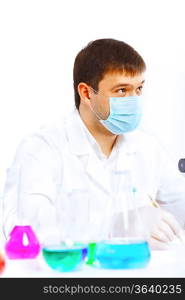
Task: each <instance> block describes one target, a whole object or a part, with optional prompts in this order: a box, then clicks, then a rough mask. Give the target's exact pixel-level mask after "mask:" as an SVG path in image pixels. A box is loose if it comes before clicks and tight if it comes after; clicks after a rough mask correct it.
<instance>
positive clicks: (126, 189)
mask: <svg viewBox="0 0 185 300" xmlns="http://www.w3.org/2000/svg"><path fill="white" fill-rule="evenodd" d="M117 175H118V176H117V179H116V182H117V187H118V188H117V192H115V196H114V198H113V201H112V203H111V205H110V207H109V209H108V215H107V222H108V224H109V225H108V235H107V239H105V240H103V241H101V242H100V243H98V244H97V249H96V258H97V261H98V264H99V266H100V267H102V268H110V269H132V268H142V267H145V266H146V265H147V264H148V262H149V261H150V248H149V245H148V243H147V238H148V236H147V233H146V231H145V228H144V226H143V223H142V219H141V217H140V213H139V206H138V203H139V199H138V195H137V194H138V193H137V188H136V187H135V186H133V182H132V177H131V172H130V170H125V171H123V172H121V173H120V172H119V173H117ZM115 178H116V174H115Z"/></svg>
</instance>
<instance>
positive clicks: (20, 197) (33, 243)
mask: <svg viewBox="0 0 185 300" xmlns="http://www.w3.org/2000/svg"><path fill="white" fill-rule="evenodd" d="M18 174H19V177H18V188H17V191H18V193H17V195H16V197H17V224H15V226H14V227H13V229H12V230H11V232H10V234H9V236H8V239H7V242H6V243H5V252H6V255H7V256H8V258H10V259H32V258H36V257H37V255H38V254H39V252H40V244H39V240H38V238H37V236H36V234H35V232H34V231H33V229H32V227H31V226H30V225H29V223H27V222H25V220H24V219H23V201H24V195H25V193H24V185H23V178H24V177H23V176H24V174H23V168H22V167H21V166H20V168H19V172H18Z"/></svg>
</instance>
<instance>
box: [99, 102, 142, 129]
mask: <svg viewBox="0 0 185 300" xmlns="http://www.w3.org/2000/svg"><path fill="white" fill-rule="evenodd" d="M142 102H143V100H142V97H141V96H128V97H111V98H109V104H110V114H109V117H108V118H107V119H106V120H100V122H101V123H102V124H103V125H104V126H105V127H106V128H107V129H108V130H109V131H111V132H112V133H114V134H122V133H126V132H130V131H133V130H134V129H136V128H137V127H138V125H139V123H140V120H141V116H142Z"/></svg>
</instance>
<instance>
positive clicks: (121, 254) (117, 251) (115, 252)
mask: <svg viewBox="0 0 185 300" xmlns="http://www.w3.org/2000/svg"><path fill="white" fill-rule="evenodd" d="M150 257H151V254H150V249H149V246H148V243H147V242H146V241H142V240H132V239H130V240H124V239H119V240H118V239H112V240H109V241H108V240H107V241H102V242H101V243H98V244H97V249H96V259H97V261H98V263H99V266H100V267H102V268H105V269H134V268H144V267H146V265H147V264H148V262H149V261H150Z"/></svg>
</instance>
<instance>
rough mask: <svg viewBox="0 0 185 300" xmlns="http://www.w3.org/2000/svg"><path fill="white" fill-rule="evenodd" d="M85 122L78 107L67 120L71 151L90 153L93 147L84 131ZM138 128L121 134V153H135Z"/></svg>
mask: <svg viewBox="0 0 185 300" xmlns="http://www.w3.org/2000/svg"><path fill="white" fill-rule="evenodd" d="M83 127H84V124H83V121H82V119H81V117H80V115H79V112H78V110H77V109H74V111H73V112H72V113H71V115H70V116H69V118H68V119H67V122H66V132H67V138H68V140H69V143H70V149H71V152H72V153H74V154H76V155H85V154H90V153H91V151H92V149H91V147H90V145H89V142H88V140H87V137H86V134H85V132H84V128H83ZM137 140H138V130H135V131H133V132H129V133H126V134H124V135H120V136H119V137H118V140H117V147H118V151H119V154H120V155H125V154H132V153H135V152H136V151H137V149H138V144H137Z"/></svg>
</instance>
